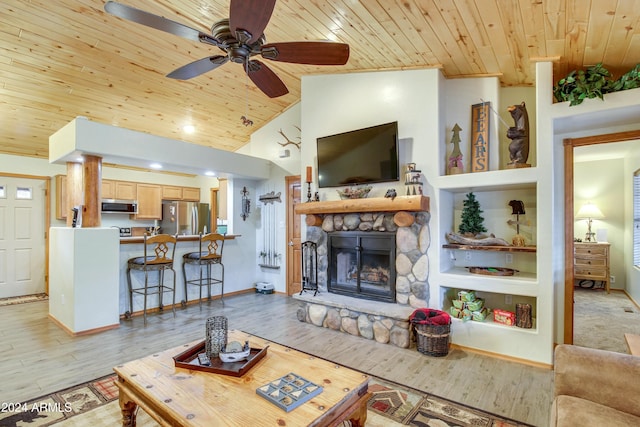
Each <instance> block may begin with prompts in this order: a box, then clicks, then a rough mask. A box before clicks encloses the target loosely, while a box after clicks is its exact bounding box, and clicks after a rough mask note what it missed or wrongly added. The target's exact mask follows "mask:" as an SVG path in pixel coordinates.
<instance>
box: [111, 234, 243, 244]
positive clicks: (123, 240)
mask: <svg viewBox="0 0 640 427" xmlns="http://www.w3.org/2000/svg"><path fill="white" fill-rule="evenodd" d="M236 237H240V235H237V234H227V235H226V236H224V239H225V240H233V239H235V238H236ZM199 238H200V237H199V236H198V235H197V234H178V242H197V241H198V239H199ZM134 243H144V236H133V237H120V244H121V245H131V244H134Z"/></svg>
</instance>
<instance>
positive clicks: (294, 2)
mask: <svg viewBox="0 0 640 427" xmlns="http://www.w3.org/2000/svg"><path fill="white" fill-rule="evenodd" d="M120 1H121V2H122V3H124V4H126V5H129V6H132V7H135V8H138V9H142V10H145V11H147V12H150V13H153V14H156V15H160V16H164V17H166V18H169V19H171V20H173V21H177V22H180V23H182V24H185V25H187V26H189V27H191V28H195V29H197V30H200V31H202V32H209V28H210V27H211V25H212V24H213V23H214V22H216V21H218V20H220V19H222V18H227V17H228V16H229V1H230V0H181V1H170V0H120ZM234 1H240V0H234ZM104 4H105V1H103V0H53V1H52V0H3V1H2V2H1V3H0V153H8V154H15V155H23V156H32V157H42V158H47V157H48V139H49V136H50V135H51V134H53V133H54V132H56V131H57V130H58V129H60V128H61V127H62V126H64V125H65V124H67V123H68V122H69V121H71V120H72V119H73V118H75V117H77V116H85V117H88V118H89V119H91V120H94V121H97V122H101V123H106V124H112V125H116V126H121V127H125V128H129V129H133V130H138V131H143V132H148V133H152V134H155V135H159V136H164V137H168V138H173V139H179V140H183V141H187V142H192V143H195V144H201V145H205V146H211V147H215V148H219V149H223V150H230V151H233V150H236V149H238V148H239V147H241V146H242V145H244V144H245V143H247V142H248V141H249V138H250V135H251V133H252V132H254V131H255V130H256V129H257V128H259V127H260V126H262V125H263V124H264V123H266V122H268V121H269V120H271V119H272V118H274V117H275V116H277V115H278V114H280V113H281V112H283V111H285V110H286V109H287V108H288V107H289V106H290V105H292V104H294V103H296V102H298V101H299V100H300V96H301V93H300V78H301V76H303V75H306V74H319V73H345V72H357V71H363V70H366V71H372V70H389V69H407V68H420V67H438V68H440V69H441V70H442V73H443V74H444V75H445V76H446V77H447V78H457V77H467V76H497V77H499V79H500V82H501V84H502V85H503V86H531V85H533V84H534V82H535V66H534V65H535V62H536V61H538V60H551V61H553V62H554V75H555V79H554V80H556V81H557V80H558V79H559V78H561V77H563V76H564V75H566V74H567V73H568V72H569V71H571V70H573V69H576V68H581V67H583V66H588V65H593V64H596V63H598V62H603V63H604V64H605V66H606V67H607V68H608V69H609V70H610V71H612V72H613V73H614V74H617V75H620V74H621V73H624V72H626V71H628V70H629V69H631V68H633V67H634V66H635V65H636V64H637V63H640V22H639V21H640V0H402V1H399V0H366V1H365V0H361V1H356V0H322V1H320V0H278V1H277V3H276V5H275V9H274V11H273V15H272V17H271V20H270V21H269V23H268V25H267V27H266V29H265V31H264V34H265V37H266V39H267V43H269V42H272V43H273V42H284V41H299V40H327V39H328V40H333V41H338V42H343V43H347V44H349V46H350V58H349V61H348V62H347V64H346V65H344V66H311V65H298V64H287V63H281V62H271V61H266V60H265V61H263V62H265V63H268V66H269V67H270V68H271V69H272V70H273V71H274V72H275V73H276V74H277V75H278V76H279V77H280V78H281V79H282V81H283V82H284V83H285V85H286V86H287V87H288V89H289V93H288V94H287V95H284V96H281V97H278V98H269V97H267V96H265V95H264V94H263V93H262V92H261V91H260V90H258V89H257V88H256V87H255V85H253V83H252V82H251V80H249V79H248V78H247V76H246V74H245V73H244V72H243V67H242V66H241V65H239V64H234V63H227V64H225V65H223V66H220V67H219V68H217V69H215V70H213V71H210V72H208V73H205V74H203V75H200V76H198V77H196V78H192V79H190V80H185V81H182V80H174V79H170V78H167V77H165V76H166V74H168V73H170V72H171V71H173V70H175V69H176V68H178V67H180V66H182V65H185V64H187V63H189V62H193V61H196V60H198V59H201V58H204V57H207V56H212V55H218V54H220V53H221V52H220V50H219V49H218V48H217V47H214V46H211V45H208V44H203V43H199V42H196V41H191V40H188V39H185V38H181V37H178V36H176V35H173V34H168V33H165V32H162V31H158V30H155V29H152V28H149V27H146V26H143V25H140V24H137V23H134V22H131V21H127V20H124V19H121V18H117V17H115V16H113V15H110V14H107V13H106V12H105V11H104ZM242 116H245V117H246V118H248V119H250V120H251V121H252V122H253V125H245V121H243V120H242V119H241V117H242ZM188 124H191V125H193V126H195V129H196V131H195V132H194V133H193V134H187V133H185V132H184V130H183V126H184V125H188ZM150 154H151V153H150Z"/></svg>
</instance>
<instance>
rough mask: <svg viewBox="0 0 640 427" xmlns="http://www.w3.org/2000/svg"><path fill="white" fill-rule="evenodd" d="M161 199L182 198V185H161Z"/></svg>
mask: <svg viewBox="0 0 640 427" xmlns="http://www.w3.org/2000/svg"><path fill="white" fill-rule="evenodd" d="M162 200H182V187H178V186H175V185H163V186H162Z"/></svg>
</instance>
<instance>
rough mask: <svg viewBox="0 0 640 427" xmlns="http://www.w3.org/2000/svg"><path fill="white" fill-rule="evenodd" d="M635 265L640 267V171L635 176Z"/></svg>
mask: <svg viewBox="0 0 640 427" xmlns="http://www.w3.org/2000/svg"><path fill="white" fill-rule="evenodd" d="M633 265H635V266H636V267H640V169H638V170H637V171H635V172H634V174H633Z"/></svg>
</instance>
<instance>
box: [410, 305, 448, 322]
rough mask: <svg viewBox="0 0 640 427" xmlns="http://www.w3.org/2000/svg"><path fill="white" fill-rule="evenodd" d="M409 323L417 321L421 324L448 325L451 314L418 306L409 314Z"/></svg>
mask: <svg viewBox="0 0 640 427" xmlns="http://www.w3.org/2000/svg"><path fill="white" fill-rule="evenodd" d="M409 321H410V322H411V323H419V324H422V325H449V324H450V323H451V316H449V313H447V312H446V311H442V310H434V309H433V308H419V309H417V310H416V311H414V312H413V313H411V316H409Z"/></svg>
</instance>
